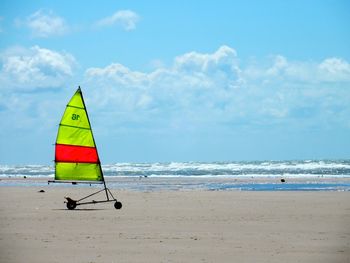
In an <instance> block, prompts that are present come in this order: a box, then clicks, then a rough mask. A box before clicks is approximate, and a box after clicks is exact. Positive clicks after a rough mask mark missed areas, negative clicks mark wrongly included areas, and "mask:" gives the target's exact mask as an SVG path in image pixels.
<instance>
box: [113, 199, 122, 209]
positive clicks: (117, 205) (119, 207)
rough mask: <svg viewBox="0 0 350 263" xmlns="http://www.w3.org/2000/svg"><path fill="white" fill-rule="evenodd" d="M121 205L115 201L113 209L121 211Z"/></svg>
mask: <svg viewBox="0 0 350 263" xmlns="http://www.w3.org/2000/svg"><path fill="white" fill-rule="evenodd" d="M122 206H123V205H122V203H121V202H118V201H116V202H115V203H114V207H115V209H121V208H122Z"/></svg>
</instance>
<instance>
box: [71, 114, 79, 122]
mask: <svg viewBox="0 0 350 263" xmlns="http://www.w3.org/2000/svg"><path fill="white" fill-rule="evenodd" d="M79 118H80V115H78V114H75V113H73V114H72V120H73V121H77V120H79Z"/></svg>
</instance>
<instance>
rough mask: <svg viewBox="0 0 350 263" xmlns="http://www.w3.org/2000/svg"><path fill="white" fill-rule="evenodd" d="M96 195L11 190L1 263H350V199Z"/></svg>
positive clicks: (3, 210)
mask: <svg viewBox="0 0 350 263" xmlns="http://www.w3.org/2000/svg"><path fill="white" fill-rule="evenodd" d="M41 189H42V190H44V191H45V192H44V193H40V192H38V191H39V190H41ZM93 191H94V189H89V188H74V187H52V186H45V187H41V186H40V188H39V187H35V186H30V187H1V188H0V198H1V204H0V262H350V203H349V200H350V192H322V191H321V192H244V191H203V190H192V191H155V192H142V191H118V192H117V191H113V192H114V193H115V194H116V196H117V198H118V199H119V200H120V201H122V202H123V208H122V209H121V210H116V209H114V207H113V204H112V203H106V204H100V205H88V206H80V207H78V209H76V210H73V211H70V210H67V209H66V207H65V204H64V203H63V201H64V199H63V197H64V196H67V195H69V196H71V197H73V198H74V197H80V196H83V195H84V194H88V193H91V192H93Z"/></svg>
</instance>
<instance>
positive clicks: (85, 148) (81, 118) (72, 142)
mask: <svg viewBox="0 0 350 263" xmlns="http://www.w3.org/2000/svg"><path fill="white" fill-rule="evenodd" d="M55 179H56V180H69V181H103V180H104V179H103V173H102V169H101V164H100V160H99V157H98V153H97V149H96V145H95V140H94V137H93V134H92V130H91V126H90V121H89V117H88V114H87V111H86V108H85V103H84V99H83V95H82V92H81V90H80V88H78V90H77V91H76V92H75V94H74V95H73V97H72V98H71V100H70V101H69V103H68V104H67V107H66V110H65V111H64V114H63V116H62V119H61V122H60V125H59V128H58V133H57V139H56V147H55Z"/></svg>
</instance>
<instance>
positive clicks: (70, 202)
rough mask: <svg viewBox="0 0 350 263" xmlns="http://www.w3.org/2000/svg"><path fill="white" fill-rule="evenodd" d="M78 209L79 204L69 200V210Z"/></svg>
mask: <svg viewBox="0 0 350 263" xmlns="http://www.w3.org/2000/svg"><path fill="white" fill-rule="evenodd" d="M76 207H77V202H75V201H73V200H69V201H68V202H67V208H68V209H69V210H73V209H74V208H76Z"/></svg>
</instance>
